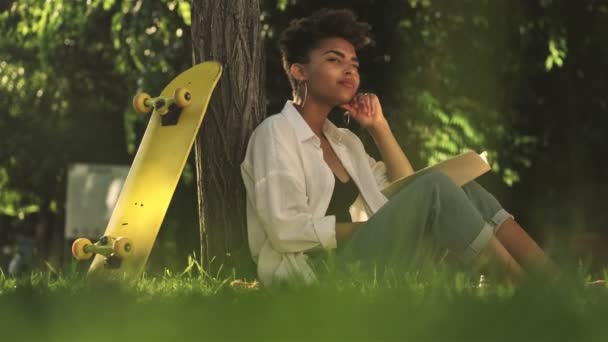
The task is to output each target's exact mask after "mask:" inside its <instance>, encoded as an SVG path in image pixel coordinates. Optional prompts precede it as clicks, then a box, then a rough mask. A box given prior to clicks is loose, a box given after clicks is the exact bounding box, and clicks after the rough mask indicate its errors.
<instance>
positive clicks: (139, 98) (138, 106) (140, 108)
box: [133, 93, 152, 113]
mask: <svg viewBox="0 0 608 342" xmlns="http://www.w3.org/2000/svg"><path fill="white" fill-rule="evenodd" d="M150 99H151V97H150V95H148V94H146V93H139V94H137V95H135V96H134V97H133V109H135V111H136V112H138V113H147V112H149V111H150V110H151V109H152V106H151V105H149V104H146V101H147V100H150Z"/></svg>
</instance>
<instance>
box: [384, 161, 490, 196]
mask: <svg viewBox="0 0 608 342" xmlns="http://www.w3.org/2000/svg"><path fill="white" fill-rule="evenodd" d="M430 170H436V171H440V172H443V173H445V174H446V175H447V176H449V177H450V178H452V180H453V181H454V183H456V184H458V185H460V186H462V185H464V184H466V183H468V182H470V181H472V180H473V179H475V178H477V177H479V176H481V175H483V174H484V173H486V172H488V171H490V170H491V167H490V165H489V164H488V161H487V152H482V153H480V154H477V153H476V152H474V151H468V152H465V153H463V154H461V155H458V156H456V157H453V158H450V159H447V160H444V161H442V162H439V163H437V164H435V165H431V166H428V167H425V168H424V169H422V170H418V171H416V172H414V173H413V174H411V175H409V176H407V177H403V178H401V179H398V180H396V181H394V182H392V183H391V184H389V185H388V186H387V187H386V188H384V190H382V193H383V194H384V195H385V196H386V197H388V198H391V197H392V196H393V195H394V194H396V193H397V192H399V190H401V188H403V187H404V186H406V185H407V184H409V182H410V181H411V180H412V179H414V178H415V177H416V176H417V175H419V174H420V173H423V172H428V171H430Z"/></svg>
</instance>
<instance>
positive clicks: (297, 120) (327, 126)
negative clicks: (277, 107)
mask: <svg viewBox="0 0 608 342" xmlns="http://www.w3.org/2000/svg"><path fill="white" fill-rule="evenodd" d="M281 114H283V115H284V116H285V117H286V118H287V120H288V121H289V123H290V124H291V125H292V126H293V128H294V129H295V131H296V135H297V137H298V139H300V141H306V140H308V139H311V138H315V140H318V139H319V137H317V136H316V135H315V132H313V131H312V129H311V128H310V126H308V123H306V121H304V118H302V115H301V114H300V112H298V110H297V109H296V107H294V105H293V102H292V101H287V102H286V103H285V106H284V107H283V110H281ZM323 133H325V135H326V136H327V137H328V138H329V137H331V138H334V140H335V141H337V142H341V141H342V134H343V133H342V132H340V130H339V129H338V127H336V125H334V124H333V123H332V122H331V121H329V120H327V119H326V120H325V123H323Z"/></svg>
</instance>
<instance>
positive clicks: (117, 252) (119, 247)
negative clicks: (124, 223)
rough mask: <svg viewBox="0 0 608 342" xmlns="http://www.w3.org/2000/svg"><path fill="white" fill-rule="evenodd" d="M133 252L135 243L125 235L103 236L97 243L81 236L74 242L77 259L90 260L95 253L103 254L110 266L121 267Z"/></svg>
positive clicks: (73, 249) (74, 252)
mask: <svg viewBox="0 0 608 342" xmlns="http://www.w3.org/2000/svg"><path fill="white" fill-rule="evenodd" d="M132 253H133V243H132V242H131V239H129V238H125V237H119V238H114V237H111V236H102V237H101V238H100V239H99V241H97V242H96V243H92V242H91V240H89V239H87V238H79V239H76V240H75V241H74V243H72V255H73V256H74V258H76V260H89V259H90V258H91V257H92V256H93V254H101V255H103V256H105V257H106V261H105V265H106V267H108V268H118V267H120V264H121V262H122V260H123V259H125V258H128V257H129V256H130V255H131V254H132Z"/></svg>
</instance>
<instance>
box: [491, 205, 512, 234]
mask: <svg viewBox="0 0 608 342" xmlns="http://www.w3.org/2000/svg"><path fill="white" fill-rule="evenodd" d="M509 218H512V219H515V217H514V216H513V215H511V214H509V212H508V211H506V210H504V209H500V210H499V211H498V212H497V213H496V215H494V217H492V224H493V225H494V234H496V233H497V232H498V228H500V226H501V225H502V224H503V223H504V222H505V221H506V220H507V219H509Z"/></svg>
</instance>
